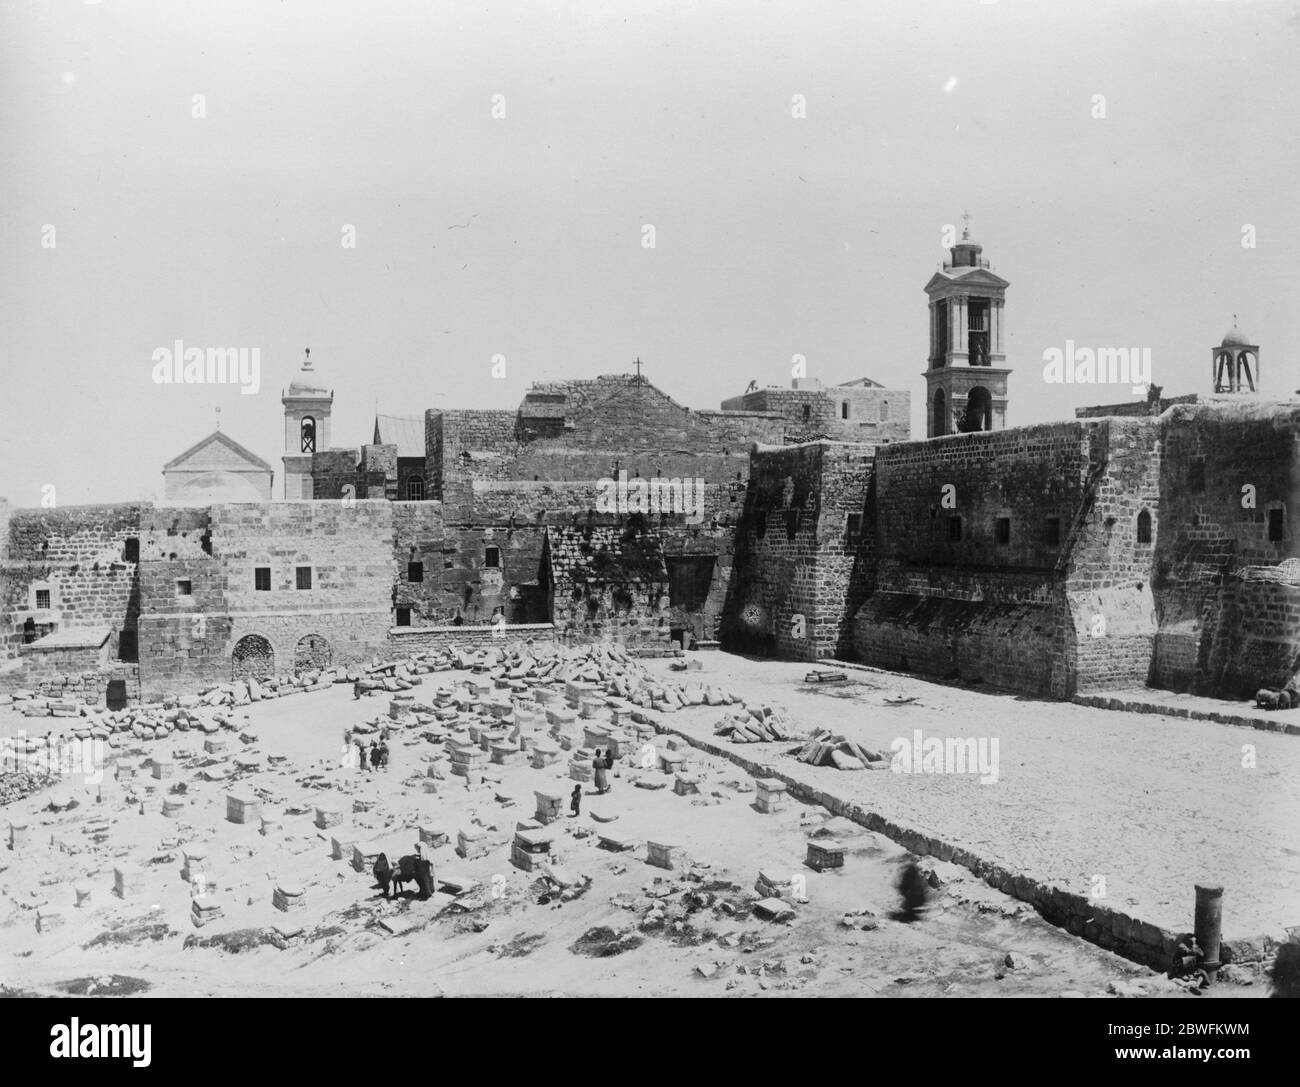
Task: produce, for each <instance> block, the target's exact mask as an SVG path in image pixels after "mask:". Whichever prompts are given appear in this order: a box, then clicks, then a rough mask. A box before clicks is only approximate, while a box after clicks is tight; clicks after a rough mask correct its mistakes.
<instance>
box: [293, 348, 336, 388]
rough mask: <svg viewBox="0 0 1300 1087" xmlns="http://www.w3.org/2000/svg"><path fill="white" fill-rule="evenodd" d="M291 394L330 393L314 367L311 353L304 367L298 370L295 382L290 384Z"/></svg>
mask: <svg viewBox="0 0 1300 1087" xmlns="http://www.w3.org/2000/svg"><path fill="white" fill-rule="evenodd" d="M289 395H290V396H322V397H328V396H329V395H330V391H329V389H328V388H327V387H326V386H325V383H324V382H323V381H321V379H320V375H319V374H317V373H316V371H315V370H313V369H312V365H311V355H310V354H308V356H307V358H306V360H305V361H304V362H303V364H302V369H301V370H299V371H298V374H297V376H296V377H295V378H294V379H293V383H292V384H291V385H290V386H289Z"/></svg>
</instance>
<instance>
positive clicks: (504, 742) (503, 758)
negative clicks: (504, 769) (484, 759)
mask: <svg viewBox="0 0 1300 1087" xmlns="http://www.w3.org/2000/svg"><path fill="white" fill-rule="evenodd" d="M490 750H491V754H492V762H493V764H494V765H496V766H516V765H518V764H519V763H520V762H522V761H523V757H524V756H523V751H522V750H520V747H519V745H518V744H513V743H511V742H510V741H509V740H508V739H505V738H502V739H501V740H499V741H497V742H495V743H493V744H492V745H491V749H490Z"/></svg>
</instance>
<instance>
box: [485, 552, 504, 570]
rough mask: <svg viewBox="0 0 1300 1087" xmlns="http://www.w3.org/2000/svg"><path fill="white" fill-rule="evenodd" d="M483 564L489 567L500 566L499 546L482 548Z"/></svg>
mask: <svg viewBox="0 0 1300 1087" xmlns="http://www.w3.org/2000/svg"><path fill="white" fill-rule="evenodd" d="M483 565H484V566H487V567H489V568H499V567H500V566H501V548H499V547H485V548H484V549H483Z"/></svg>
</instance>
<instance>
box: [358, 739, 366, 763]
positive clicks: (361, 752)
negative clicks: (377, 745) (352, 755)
mask: <svg viewBox="0 0 1300 1087" xmlns="http://www.w3.org/2000/svg"><path fill="white" fill-rule="evenodd" d="M357 758H358V759H359V760H360V761H359V762H358V764H357V765H358V766H360V767H361V769H362V770H365V769H367V766H366V742H365V740H358V741H357Z"/></svg>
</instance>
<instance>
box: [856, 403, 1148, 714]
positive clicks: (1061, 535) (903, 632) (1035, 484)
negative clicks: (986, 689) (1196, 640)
mask: <svg viewBox="0 0 1300 1087" xmlns="http://www.w3.org/2000/svg"><path fill="white" fill-rule="evenodd" d="M1158 433H1159V432H1158V423H1157V421H1156V420H1153V419H1125V420H1120V419H1109V420H1098V421H1090V422H1077V423H1061V424H1049V425H1044V426H1037V427H1020V428H1016V429H1014V430H1003V431H994V432H986V433H981V434H964V435H950V436H947V437H943V438H937V439H932V440H930V441H927V442H912V443H907V444H904V445H897V446H891V447H889V448H886V449H881V450H879V451H878V453H877V457H876V476H875V496H874V503H873V508H872V511H871V512H872V513H873V514H874V519H873V524H872V525H871V531H872V533H873V534H874V538H875V553H876V570H875V584H876V590H875V591H874V592H873V593H871V595H870V596H869V597H868V599H867V600H866V602H865V603H864V604H863V606H862V608H861V609H860V610H859V612H858V615H857V618H856V619H855V631H854V634H855V637H854V646H855V648H856V651H857V655H858V656H859V658H860V659H862V660H864V661H866V662H868V663H871V664H876V665H879V666H881V667H888V668H899V669H915V670H918V671H921V672H924V673H927V674H932V675H937V676H948V677H952V678H962V679H965V680H968V681H980V682H986V683H990V684H993V685H996V686H1002V687H1010V688H1013V689H1021V690H1029V691H1033V692H1035V693H1040V694H1051V695H1053V696H1055V697H1062V698H1064V697H1069V696H1070V695H1072V694H1074V693H1075V692H1076V691H1078V690H1086V689H1088V688H1090V687H1100V686H1128V685H1132V684H1141V683H1144V682H1145V681H1146V677H1147V674H1148V671H1149V668H1150V661H1151V656H1152V650H1153V645H1154V637H1155V612H1154V602H1153V597H1152V590H1151V562H1152V555H1153V548H1152V547H1151V546H1150V545H1145V544H1139V543H1138V541H1137V535H1138V524H1137V518H1138V514H1139V513H1140V512H1141V511H1143V510H1145V511H1146V512H1147V513H1148V515H1149V516H1150V517H1151V519H1152V523H1153V524H1155V523H1157V522H1158V519H1159V503H1158V498H1159V488H1158V470H1159V469H1158V466H1159V455H1158V443H1157V438H1158Z"/></svg>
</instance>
